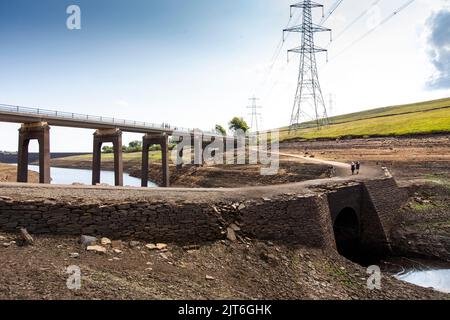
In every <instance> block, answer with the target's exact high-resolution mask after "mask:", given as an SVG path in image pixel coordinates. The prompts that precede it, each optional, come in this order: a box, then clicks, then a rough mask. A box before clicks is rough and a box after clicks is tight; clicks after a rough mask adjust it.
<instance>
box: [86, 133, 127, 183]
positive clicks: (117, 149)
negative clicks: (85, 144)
mask: <svg viewBox="0 0 450 320" xmlns="http://www.w3.org/2000/svg"><path fill="white" fill-rule="evenodd" d="M105 142H112V144H113V149H114V180H115V185H116V186H123V161H122V131H121V130H119V129H99V130H97V131H95V133H94V152H93V158H92V185H94V186H95V185H97V184H99V183H100V181H101V180H100V172H101V162H102V145H103V143H105Z"/></svg>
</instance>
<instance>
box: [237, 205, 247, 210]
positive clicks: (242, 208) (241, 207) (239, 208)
mask: <svg viewBox="0 0 450 320" xmlns="http://www.w3.org/2000/svg"><path fill="white" fill-rule="evenodd" d="M245 208H246V207H245V204H241V205H240V206H239V207H238V210H239V211H241V210H244V209H245Z"/></svg>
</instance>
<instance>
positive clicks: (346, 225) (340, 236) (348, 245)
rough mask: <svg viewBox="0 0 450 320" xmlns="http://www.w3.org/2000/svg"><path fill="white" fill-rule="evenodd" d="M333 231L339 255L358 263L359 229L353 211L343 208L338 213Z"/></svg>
mask: <svg viewBox="0 0 450 320" xmlns="http://www.w3.org/2000/svg"><path fill="white" fill-rule="evenodd" d="M333 229H334V237H335V240H336V246H337V250H338V252H339V254H340V255H342V256H344V257H346V258H347V259H349V260H351V261H354V262H360V259H361V228H360V223H359V219H358V215H357V214H356V212H355V210H353V209H352V208H345V209H343V210H342V211H341V212H339V214H338V216H337V217H336V220H335V222H334V226H333Z"/></svg>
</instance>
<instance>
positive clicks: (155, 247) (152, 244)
mask: <svg viewBox="0 0 450 320" xmlns="http://www.w3.org/2000/svg"><path fill="white" fill-rule="evenodd" d="M145 247H146V248H147V249H148V250H156V249H158V248H157V246H156V244H154V243H149V244H146V245H145Z"/></svg>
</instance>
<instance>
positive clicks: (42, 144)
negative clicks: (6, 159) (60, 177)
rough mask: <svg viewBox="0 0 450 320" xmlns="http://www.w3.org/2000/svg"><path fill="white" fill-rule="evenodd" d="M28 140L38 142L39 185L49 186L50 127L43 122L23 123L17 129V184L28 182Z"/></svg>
mask: <svg viewBox="0 0 450 320" xmlns="http://www.w3.org/2000/svg"><path fill="white" fill-rule="evenodd" d="M30 140H38V142H39V183H47V184H49V183H50V181H51V177H50V127H49V125H48V124H47V123H45V122H36V123H25V124H22V126H21V128H20V129H19V150H18V158H17V182H24V183H26V182H28V146H29V144H30Z"/></svg>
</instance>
